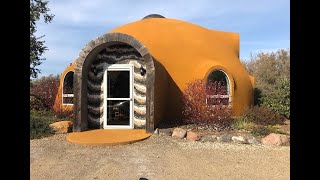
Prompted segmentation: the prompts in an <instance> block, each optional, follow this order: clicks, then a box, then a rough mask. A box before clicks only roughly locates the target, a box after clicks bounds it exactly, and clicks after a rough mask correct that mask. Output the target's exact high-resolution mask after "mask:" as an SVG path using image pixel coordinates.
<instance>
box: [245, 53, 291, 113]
mask: <svg viewBox="0 0 320 180" xmlns="http://www.w3.org/2000/svg"><path fill="white" fill-rule="evenodd" d="M242 63H243V65H244V67H245V68H246V70H247V71H248V72H249V74H250V75H252V76H254V77H255V97H254V100H255V105H263V106H267V107H269V108H270V109H272V110H274V111H277V112H278V113H280V114H281V115H284V116H286V117H287V118H290V50H289V49H288V50H284V49H280V50H278V51H277V52H271V53H263V52H262V53H258V54H256V55H254V56H252V58H251V61H249V62H247V61H242Z"/></svg>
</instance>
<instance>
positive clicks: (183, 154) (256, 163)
mask: <svg viewBox="0 0 320 180" xmlns="http://www.w3.org/2000/svg"><path fill="white" fill-rule="evenodd" d="M65 137H66V135H54V136H51V137H48V138H43V139H38V140H31V141H30V143H31V144H30V146H31V148H30V162H31V163H30V173H31V179H41V180H42V179H115V180H116V179H126V180H127V179H128V180H137V179H139V178H140V177H146V178H148V179H149V180H156V179H159V180H160V179H188V180H189V179H262V180H263V179H268V180H272V179H277V180H281V179H290V172H289V171H290V147H265V146H252V145H237V144H228V143H218V142H215V143H209V142H208V143H201V142H188V141H184V140H175V139H172V138H171V137H169V136H160V135H154V136H151V137H150V138H149V139H147V140H145V141H142V142H138V143H134V144H130V145H118V146H112V147H86V146H81V145H76V144H71V143H69V142H67V141H66V140H65Z"/></svg>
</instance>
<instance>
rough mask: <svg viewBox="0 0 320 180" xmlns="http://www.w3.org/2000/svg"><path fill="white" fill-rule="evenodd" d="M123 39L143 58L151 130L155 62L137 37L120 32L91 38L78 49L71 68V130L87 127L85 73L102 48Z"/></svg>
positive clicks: (152, 125)
mask: <svg viewBox="0 0 320 180" xmlns="http://www.w3.org/2000/svg"><path fill="white" fill-rule="evenodd" d="M119 43H122V44H123V43H124V44H127V45H129V46H132V47H133V48H134V49H135V50H136V51H137V52H138V53H139V54H140V55H141V57H142V58H143V60H144V62H145V66H146V131H147V132H153V130H154V78H155V77H154V74H155V72H154V71H155V68H154V62H153V59H152V56H151V54H150V52H149V51H148V49H147V48H146V47H145V46H144V45H143V44H142V43H141V42H139V41H138V40H137V39H135V38H134V37H132V36H129V35H127V34H123V33H108V34H104V35H102V36H99V37H97V38H96V39H95V40H92V41H90V42H89V43H88V44H87V45H86V46H85V48H83V49H82V50H81V52H80V53H79V57H78V58H77V59H76V64H75V72H74V85H73V87H74V124H73V131H74V132H81V131H85V130H87V129H88V89H87V86H88V73H89V70H90V65H91V64H92V62H93V61H94V60H95V57H96V56H97V54H98V53H99V52H101V51H102V50H103V49H104V48H106V47H108V46H111V45H115V44H119Z"/></svg>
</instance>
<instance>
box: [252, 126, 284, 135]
mask: <svg viewBox="0 0 320 180" xmlns="http://www.w3.org/2000/svg"><path fill="white" fill-rule="evenodd" d="M271 133H276V134H285V135H288V134H287V133H285V132H283V131H281V130H279V126H271V125H269V126H256V127H255V128H254V129H253V130H252V131H251V134H252V135H254V136H259V137H261V136H267V135H269V134H271Z"/></svg>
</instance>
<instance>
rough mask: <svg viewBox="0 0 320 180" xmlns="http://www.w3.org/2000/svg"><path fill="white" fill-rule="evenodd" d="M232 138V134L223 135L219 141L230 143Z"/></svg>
mask: <svg viewBox="0 0 320 180" xmlns="http://www.w3.org/2000/svg"><path fill="white" fill-rule="evenodd" d="M231 138H232V135H231V134H225V135H222V136H221V137H218V138H217V139H218V141H221V142H230V141H231Z"/></svg>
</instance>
